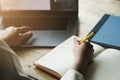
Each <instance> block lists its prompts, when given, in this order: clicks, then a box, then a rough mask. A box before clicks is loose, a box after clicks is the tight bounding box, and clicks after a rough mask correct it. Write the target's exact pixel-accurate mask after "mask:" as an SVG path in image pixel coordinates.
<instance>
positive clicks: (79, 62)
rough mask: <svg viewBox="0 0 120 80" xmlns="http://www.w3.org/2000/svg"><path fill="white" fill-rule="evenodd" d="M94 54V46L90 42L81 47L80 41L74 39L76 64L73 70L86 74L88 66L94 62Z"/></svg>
mask: <svg viewBox="0 0 120 80" xmlns="http://www.w3.org/2000/svg"><path fill="white" fill-rule="evenodd" d="M93 52H94V50H93V45H91V44H90V43H89V42H88V41H86V42H84V43H82V44H81V45H79V40H78V39H76V38H74V55H75V63H74V66H73V69H75V70H77V71H78V72H80V73H82V74H85V73H86V70H87V67H88V64H89V63H90V61H91V60H92V56H93Z"/></svg>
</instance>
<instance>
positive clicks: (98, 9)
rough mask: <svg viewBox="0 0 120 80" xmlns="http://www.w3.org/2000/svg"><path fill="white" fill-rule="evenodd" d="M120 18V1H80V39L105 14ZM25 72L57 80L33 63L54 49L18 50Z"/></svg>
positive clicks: (48, 79) (42, 78) (39, 77)
mask: <svg viewBox="0 0 120 80" xmlns="http://www.w3.org/2000/svg"><path fill="white" fill-rule="evenodd" d="M106 13H107V14H112V15H119V16H120V0H79V19H80V23H79V24H80V26H79V37H81V38H82V37H84V36H85V35H87V34H88V33H89V31H90V30H91V29H92V28H93V27H94V25H95V24H96V23H97V22H98V21H99V19H100V18H101V17H102V16H103V14H106ZM14 50H15V51H16V53H17V54H18V56H19V59H20V62H21V65H22V67H23V69H24V71H25V72H26V73H27V74H29V75H31V76H33V77H35V78H37V79H39V80H56V79H54V78H53V77H51V76H50V75H48V74H46V73H44V72H42V71H41V70H38V69H36V68H35V66H34V65H33V62H34V61H36V60H38V59H39V58H40V57H42V56H43V55H45V54H47V53H48V52H49V51H50V50H52V48H16V49H14Z"/></svg>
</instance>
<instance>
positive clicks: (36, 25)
mask: <svg viewBox="0 0 120 80" xmlns="http://www.w3.org/2000/svg"><path fill="white" fill-rule="evenodd" d="M0 13H1V15H2V17H1V27H0V28H1V30H2V29H5V28H7V27H9V26H16V27H20V26H30V27H31V29H32V30H31V31H32V32H33V36H32V37H31V38H30V39H29V40H28V41H27V42H26V43H25V44H23V45H21V46H23V47H54V46H57V45H59V44H60V43H61V42H63V41H64V40H66V39H67V38H69V37H70V36H72V35H76V34H77V28H78V0H1V10H0Z"/></svg>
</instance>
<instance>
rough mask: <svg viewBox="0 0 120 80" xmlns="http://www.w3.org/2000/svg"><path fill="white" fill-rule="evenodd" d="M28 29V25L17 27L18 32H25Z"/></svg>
mask: <svg viewBox="0 0 120 80" xmlns="http://www.w3.org/2000/svg"><path fill="white" fill-rule="evenodd" d="M29 30H30V27H28V26H22V27H18V28H17V32H18V33H25V32H28V31H29Z"/></svg>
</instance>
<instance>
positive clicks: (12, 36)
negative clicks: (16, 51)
mask: <svg viewBox="0 0 120 80" xmlns="http://www.w3.org/2000/svg"><path fill="white" fill-rule="evenodd" d="M31 36H32V32H31V31H29V27H27V26H22V27H14V26H11V27H8V28H6V29H5V30H4V31H3V32H1V33H0V39H2V40H4V41H5V42H6V43H7V44H8V45H9V46H18V45H20V44H23V43H25V42H26V41H27V40H28V39H29V38H30V37H31Z"/></svg>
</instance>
